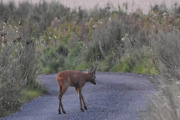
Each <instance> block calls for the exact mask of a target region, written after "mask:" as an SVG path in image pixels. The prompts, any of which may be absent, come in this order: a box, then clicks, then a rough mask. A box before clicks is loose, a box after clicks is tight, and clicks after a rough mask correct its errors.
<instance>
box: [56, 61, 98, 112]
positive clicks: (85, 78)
mask: <svg viewBox="0 0 180 120" xmlns="http://www.w3.org/2000/svg"><path fill="white" fill-rule="evenodd" d="M97 66H98V64H97V62H96V66H95V67H94V68H93V67H92V65H91V70H90V71H89V70H87V71H86V73H83V72H80V71H75V70H65V71H62V72H60V73H58V75H57V77H56V80H57V83H58V87H59V95H58V99H59V108H58V112H59V114H61V109H62V112H63V113H64V114H66V112H65V110H64V107H63V104H62V96H63V94H64V93H65V92H66V90H67V89H68V87H69V86H71V87H74V88H75V90H76V92H77V93H78V97H79V101H80V110H81V111H82V112H84V109H85V110H87V106H86V103H85V101H84V97H83V95H82V87H83V86H84V85H85V83H87V82H90V83H92V84H94V85H95V84H96V81H95V78H96V76H95V73H96V69H97ZM82 102H83V104H84V109H83V107H82Z"/></svg>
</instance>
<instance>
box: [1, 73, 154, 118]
mask: <svg viewBox="0 0 180 120" xmlns="http://www.w3.org/2000/svg"><path fill="white" fill-rule="evenodd" d="M96 77H97V78H96V83H97V84H96V85H92V84H91V83H86V85H85V86H84V87H83V90H82V93H83V95H84V99H85V102H86V105H87V108H88V110H86V111H85V112H81V110H80V106H79V99H78V95H77V93H76V91H75V90H74V88H72V87H69V89H68V90H67V91H66V93H65V94H64V95H63V98H62V102H63V105H64V109H65V110H66V112H67V114H61V115H59V114H58V85H57V82H56V79H55V78H56V74H52V75H39V76H38V81H39V82H41V83H42V84H44V85H45V86H46V87H47V88H48V90H49V91H50V94H48V95H44V96H42V97H39V98H37V99H35V100H33V101H31V102H29V103H27V104H25V105H24V106H23V107H22V109H21V111H19V112H17V113H15V114H13V115H10V116H8V117H5V118H1V119H0V120H136V119H137V118H138V117H139V116H138V113H139V112H138V109H142V110H143V109H144V108H145V106H146V105H147V98H148V96H149V95H152V93H153V92H154V91H155V89H154V87H153V85H152V84H151V83H150V82H149V81H148V80H147V78H148V77H147V76H140V75H135V74H128V73H102V72H98V73H97V75H96Z"/></svg>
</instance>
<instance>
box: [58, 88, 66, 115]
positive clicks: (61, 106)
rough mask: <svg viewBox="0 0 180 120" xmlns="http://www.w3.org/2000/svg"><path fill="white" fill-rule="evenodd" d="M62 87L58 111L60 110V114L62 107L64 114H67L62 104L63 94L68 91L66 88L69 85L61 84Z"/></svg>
mask: <svg viewBox="0 0 180 120" xmlns="http://www.w3.org/2000/svg"><path fill="white" fill-rule="evenodd" d="M60 88H61V91H60V92H59V109H58V111H59V114H61V110H60V109H62V112H63V113H64V114H66V112H65V110H64V107H63V104H62V96H63V94H64V93H65V92H66V90H67V89H68V86H64V87H62V86H61V87H60Z"/></svg>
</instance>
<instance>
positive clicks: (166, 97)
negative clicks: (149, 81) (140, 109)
mask: <svg viewBox="0 0 180 120" xmlns="http://www.w3.org/2000/svg"><path fill="white" fill-rule="evenodd" d="M179 40H180V33H179V32H178V31H175V30H173V31H172V32H169V33H164V32H160V33H159V34H157V35H153V36H152V47H153V48H154V49H155V55H156V59H158V61H159V62H160V63H159V64H157V68H158V69H159V71H160V73H159V77H158V79H155V80H154V81H157V80H158V82H156V83H158V84H157V87H158V88H159V90H160V91H159V92H158V93H157V94H156V95H155V98H154V99H152V100H151V102H150V104H149V106H148V107H147V112H146V113H144V114H142V118H141V119H142V120H152V119H153V120H159V119H161V120H179V119H180V111H179V109H180V100H179V91H180V89H179V88H180V86H179V85H180V84H179V76H180V73H179V68H180V66H179V62H180V61H179V58H180V54H179V49H180V42H179Z"/></svg>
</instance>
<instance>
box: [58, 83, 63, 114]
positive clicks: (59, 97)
mask: <svg viewBox="0 0 180 120" xmlns="http://www.w3.org/2000/svg"><path fill="white" fill-rule="evenodd" d="M61 91H62V86H61V85H59V96H58V99H59V108H58V112H59V114H61Z"/></svg>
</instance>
